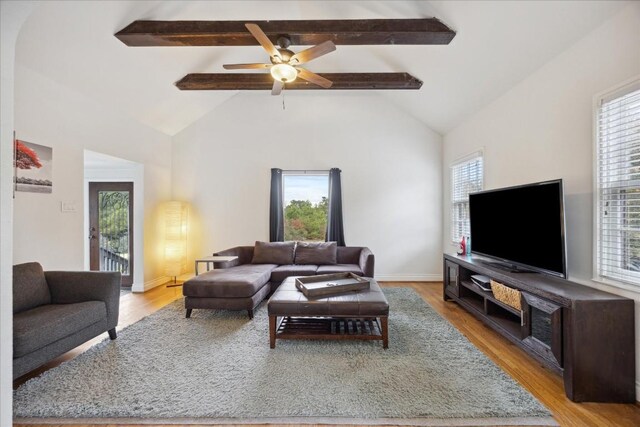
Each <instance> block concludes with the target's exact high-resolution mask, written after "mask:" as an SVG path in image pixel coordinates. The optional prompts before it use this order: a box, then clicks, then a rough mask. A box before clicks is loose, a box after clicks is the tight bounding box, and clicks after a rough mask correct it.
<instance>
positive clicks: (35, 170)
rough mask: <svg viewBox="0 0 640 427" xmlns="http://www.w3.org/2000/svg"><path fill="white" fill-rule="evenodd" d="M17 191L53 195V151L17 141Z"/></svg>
mask: <svg viewBox="0 0 640 427" xmlns="http://www.w3.org/2000/svg"><path fill="white" fill-rule="evenodd" d="M14 144H15V151H14V169H15V173H14V175H15V176H14V183H15V188H14V189H15V191H28V192H31V193H51V192H52V190H53V182H52V180H53V169H52V166H53V164H52V163H53V149H52V148H51V147H45V146H44V145H39V144H34V143H32V142H27V141H21V140H19V139H15V136H14Z"/></svg>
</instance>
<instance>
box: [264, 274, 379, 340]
mask: <svg viewBox="0 0 640 427" xmlns="http://www.w3.org/2000/svg"><path fill="white" fill-rule="evenodd" d="M267 307H268V312H269V338H270V346H271V348H275V346H276V339H341V340H344V339H353V340H380V341H382V346H383V348H385V349H386V348H388V347H389V333H388V317H389V303H388V302H387V298H386V297H385V295H384V293H383V292H382V289H380V286H379V285H378V283H377V282H376V281H375V280H373V279H371V287H370V289H369V290H366V291H359V292H351V293H348V294H341V295H336V296H331V297H325V298H318V299H307V297H305V296H304V294H303V293H302V292H300V291H299V290H298V289H297V288H296V286H295V277H289V278H287V279H285V280H284V281H283V282H282V284H281V285H280V287H279V288H278V289H276V291H275V292H274V294H273V295H272V296H271V298H270V299H269V302H268V305H267Z"/></svg>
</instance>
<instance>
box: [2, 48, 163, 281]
mask: <svg viewBox="0 0 640 427" xmlns="http://www.w3.org/2000/svg"><path fill="white" fill-rule="evenodd" d="M17 52H18V60H19V58H20V55H21V54H28V52H21V51H20V43H19V42H18V50H17ZM71 66H72V65H71ZM16 70H17V72H16V79H15V80H16V87H15V97H16V102H15V129H16V134H17V137H18V138H19V139H23V140H25V141H29V142H34V143H36V144H41V145H46V146H49V147H53V193H52V194H37V193H25V192H19V193H16V198H15V203H14V244H13V250H14V257H13V260H14V263H20V262H27V261H38V262H40V263H41V264H42V265H43V267H44V268H45V269H67V270H82V269H83V268H84V247H85V239H86V230H85V224H84V217H83V212H82V206H83V198H84V191H83V187H84V157H83V156H84V150H85V149H89V150H92V151H97V152H100V153H104V154H108V155H111V156H115V157H119V158H122V159H126V160H130V161H134V162H137V163H140V164H142V165H143V166H144V202H143V203H144V230H143V234H144V243H143V244H144V281H145V282H150V281H153V280H154V279H157V278H158V277H161V276H163V275H164V274H163V269H162V253H161V250H160V247H161V244H160V240H159V239H161V234H160V233H158V231H157V228H158V227H159V221H160V211H159V205H160V203H161V202H163V201H166V200H168V199H169V198H170V180H171V158H170V154H171V148H170V147H171V139H170V137H169V136H167V135H164V134H162V133H160V132H158V131H155V130H153V129H151V128H148V127H146V126H144V125H141V124H139V123H137V122H135V121H134V120H133V119H131V118H129V117H127V116H125V115H124V114H121V113H120V112H118V111H113V110H112V109H108V108H105V107H102V106H100V105H99V104H96V103H94V102H93V101H90V100H89V99H87V98H86V97H84V96H83V95H81V94H79V93H77V92H74V91H73V90H71V89H69V88H68V87H65V86H62V85H60V84H57V83H56V82H54V81H52V80H50V79H48V78H46V77H44V76H42V75H40V74H38V73H36V72H33V71H31V70H30V69H28V68H26V67H23V66H20V65H18V66H17V67H16ZM63 201H64V202H75V204H76V207H77V209H76V212H73V213H62V212H61V210H60V203H61V202H63ZM136 285H137V287H138V288H140V289H142V287H143V284H141V283H137V284H136Z"/></svg>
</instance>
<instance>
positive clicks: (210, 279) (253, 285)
mask: <svg viewBox="0 0 640 427" xmlns="http://www.w3.org/2000/svg"><path fill="white" fill-rule="evenodd" d="M276 267H277V265H274V264H245V265H239V266H237V267H234V268H233V269H230V268H228V269H220V270H211V271H208V272H206V273H203V274H200V275H199V276H196V277H194V278H192V279H189V280H187V281H186V282H184V286H183V288H182V293H183V295H184V296H185V298H184V301H185V302H184V305H185V308H186V310H187V317H191V311H192V310H193V309H194V308H204V309H220V310H247V313H249V318H253V309H254V308H255V307H256V306H258V304H260V302H261V301H262V300H263V299H265V298H266V297H267V295H268V294H269V292H270V291H271V284H270V283H269V277H270V276H271V270H273V269H274V268H276Z"/></svg>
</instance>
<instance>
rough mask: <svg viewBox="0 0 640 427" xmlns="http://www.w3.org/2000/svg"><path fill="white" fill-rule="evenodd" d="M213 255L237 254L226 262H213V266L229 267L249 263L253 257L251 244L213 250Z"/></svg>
mask: <svg viewBox="0 0 640 427" xmlns="http://www.w3.org/2000/svg"><path fill="white" fill-rule="evenodd" d="M213 256H237V257H238V259H235V260H233V261H227V262H214V263H213V266H214V267H215V268H229V267H235V266H236V265H242V264H251V260H252V259H253V246H236V247H233V248H230V249H225V250H224V251H220V252H214V254H213Z"/></svg>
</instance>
